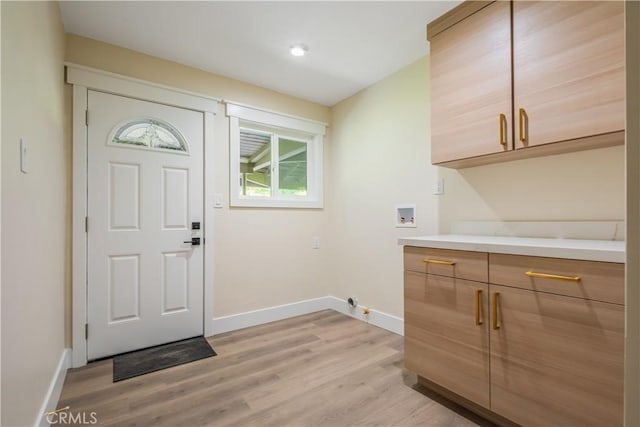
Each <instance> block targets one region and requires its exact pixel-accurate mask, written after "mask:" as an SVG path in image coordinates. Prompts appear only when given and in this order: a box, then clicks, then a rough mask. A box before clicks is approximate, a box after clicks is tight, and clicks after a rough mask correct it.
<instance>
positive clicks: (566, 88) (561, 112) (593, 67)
mask: <svg viewBox="0 0 640 427" xmlns="http://www.w3.org/2000/svg"><path fill="white" fill-rule="evenodd" d="M513 52H514V53H513V55H514V57H513V62H514V71H513V75H514V85H513V87H514V107H515V114H516V124H515V127H516V131H517V136H516V148H518V149H520V148H525V147H531V146H534V145H540V144H548V143H552V142H558V141H565V140H570V139H576V138H584V137H589V136H594V135H601V134H605V133H610V132H617V131H623V130H624V118H625V68H624V2H622V1H593V2H571V1H567V2H565V1H557V2H529V1H516V2H513ZM520 109H523V113H522V114H523V118H522V120H520V117H519V115H520ZM521 123H522V125H523V127H522V128H520V124H521ZM523 139H524V141H522V140H523ZM576 144H580V141H576Z"/></svg>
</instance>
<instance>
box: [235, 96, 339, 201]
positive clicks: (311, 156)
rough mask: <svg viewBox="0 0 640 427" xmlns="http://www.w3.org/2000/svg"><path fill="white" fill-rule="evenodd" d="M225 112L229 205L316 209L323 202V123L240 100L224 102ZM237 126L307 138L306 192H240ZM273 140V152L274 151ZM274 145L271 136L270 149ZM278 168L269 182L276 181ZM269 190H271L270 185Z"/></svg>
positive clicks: (238, 133) (238, 132) (303, 139)
mask: <svg viewBox="0 0 640 427" xmlns="http://www.w3.org/2000/svg"><path fill="white" fill-rule="evenodd" d="M226 104H227V116H229V134H230V135H229V187H230V188H229V194H230V197H229V199H230V201H229V205H230V206H233V207H257V208H311V209H319V208H322V207H323V206H324V204H323V203H324V202H323V182H322V181H323V174H322V169H323V142H324V135H325V132H326V127H327V125H326V124H325V123H321V122H316V121H313V120H308V119H302V118H299V117H293V116H289V115H286V114H281V113H276V112H273V111H267V110H262V109H259V108H255V107H249V106H246V105H242V104H237V103H231V102H228V101H227V102H226ZM240 128H248V129H256V130H258V131H265V130H267V131H271V132H274V133H275V134H277V135H278V136H281V137H285V138H286V137H291V138H293V139H295V140H301V141H304V142H307V144H308V145H307V195H306V196H285V195H280V194H279V193H278V192H277V191H273V192H272V195H271V197H264V196H260V197H256V196H243V195H241V194H240V179H239V177H240ZM277 148H278V147H277V144H276V146H275V152H276V153H277ZM273 149H274V144H273V138H272V150H273ZM277 180H278V170H277V167H276V170H275V171H274V172H273V174H272V182H276V183H277V182H278V181H277ZM272 190H275V189H274V188H273V187H272Z"/></svg>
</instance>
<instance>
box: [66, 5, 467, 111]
mask: <svg viewBox="0 0 640 427" xmlns="http://www.w3.org/2000/svg"><path fill="white" fill-rule="evenodd" d="M459 3H460V1H413V2H399V1H383V2H360V1H354V2H338V1H329V2H310V1H303V2H284V1H278V2H271V1H260V2H243V1H237V2H233V1H231V2H222V1H203V2H180V1H141V2H133V1H126V2H109V1H106V2H102V1H63V2H61V3H60V5H61V6H60V7H61V11H62V19H63V22H64V28H65V31H67V32H70V33H74V34H78V35H81V36H85V37H89V38H92V39H96V40H100V41H104V42H107V43H111V44H115V45H118V46H123V47H126V48H129V49H133V50H136V51H139V52H143V53H146V54H149V55H153V56H158V57H161V58H165V59H169V60H172V61H175V62H179V63H182V64H185V65H189V66H192V67H196V68H200V69H202V70H206V71H210V72H212V73H216V74H220V75H223V76H227V77H231V78H235V79H238V80H242V81H245V82H249V83H253V84H256V85H259V86H263V87H266V88H269V89H273V90H276V91H278V92H282V93H286V94H289V95H293V96H297V97H300V98H303V99H307V100H310V101H314V102H317V103H320V104H324V105H328V106H332V105H334V104H336V103H337V102H339V101H341V100H343V99H345V98H347V97H349V96H351V95H353V94H354V93H356V92H358V91H359V90H361V89H363V88H365V87H367V86H369V85H371V84H373V83H375V82H377V81H379V80H380V79H382V78H383V77H385V76H387V75H389V74H392V73H393V72H395V71H397V70H399V69H401V68H402V67H404V66H406V65H408V64H410V63H412V62H413V61H416V60H417V59H419V58H420V57H422V56H424V55H425V54H427V53H428V52H429V48H428V44H427V42H426V40H425V25H426V24H427V22H429V21H431V20H433V19H434V18H436V17H438V16H440V15H442V14H443V13H444V12H446V11H447V10H449V9H451V8H453V7H454V6H456V5H457V4H459ZM294 43H304V44H306V45H307V46H308V47H309V53H308V54H307V55H306V56H304V57H301V58H297V57H293V56H291V55H290V54H289V51H288V50H289V46H290V45H292V44H294Z"/></svg>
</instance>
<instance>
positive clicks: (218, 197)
mask: <svg viewBox="0 0 640 427" xmlns="http://www.w3.org/2000/svg"><path fill="white" fill-rule="evenodd" d="M222 199H223V197H222V193H215V194H214V195H213V207H214V208H216V209H220V208H222V207H223V202H222Z"/></svg>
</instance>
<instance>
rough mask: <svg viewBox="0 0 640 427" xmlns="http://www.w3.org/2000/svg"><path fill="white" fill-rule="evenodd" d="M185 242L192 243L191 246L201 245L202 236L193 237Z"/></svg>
mask: <svg viewBox="0 0 640 427" xmlns="http://www.w3.org/2000/svg"><path fill="white" fill-rule="evenodd" d="M184 243H191V246H200V238H199V237H192V238H191V240H185V241H184Z"/></svg>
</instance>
